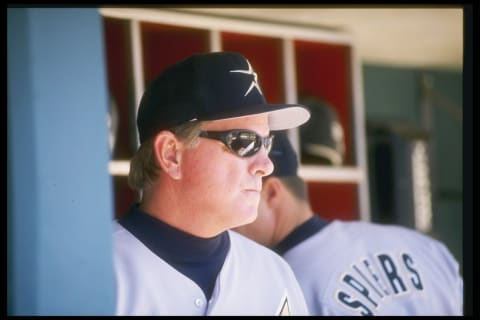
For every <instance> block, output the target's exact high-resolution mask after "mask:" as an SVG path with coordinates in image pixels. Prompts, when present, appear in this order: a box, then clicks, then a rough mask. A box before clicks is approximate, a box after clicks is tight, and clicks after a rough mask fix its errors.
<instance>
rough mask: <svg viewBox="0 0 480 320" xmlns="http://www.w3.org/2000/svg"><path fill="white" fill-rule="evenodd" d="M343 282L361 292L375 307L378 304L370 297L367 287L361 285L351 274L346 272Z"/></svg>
mask: <svg viewBox="0 0 480 320" xmlns="http://www.w3.org/2000/svg"><path fill="white" fill-rule="evenodd" d="M343 282H345V283H347V284H348V285H349V286H351V287H352V288H354V289H355V290H357V291H358V292H359V293H360V294H362V295H363V296H364V297H365V298H367V299H368V301H370V302H371V303H372V304H373V305H374V306H375V307H377V306H378V304H377V303H376V302H375V301H374V300H373V299H372V298H371V297H370V295H369V294H370V293H369V291H368V289H367V288H365V286H364V285H362V284H361V283H360V282H359V281H358V280H357V279H355V278H354V277H352V276H351V275H349V274H347V275H345V276H344V277H343Z"/></svg>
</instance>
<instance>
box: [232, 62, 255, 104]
mask: <svg viewBox="0 0 480 320" xmlns="http://www.w3.org/2000/svg"><path fill="white" fill-rule="evenodd" d="M247 64H248V70H230V72H238V73H244V74H251V75H252V76H253V80H252V83H251V84H250V87H248V90H247V92H245V94H244V95H243V96H244V97H246V96H247V94H249V93H250V91H252V89H253V88H257V90H258V92H260V93H261V94H263V93H262V90H261V89H260V85H259V84H258V79H257V73H256V72H253V69H252V66H251V65H250V62H249V61H248V60H247Z"/></svg>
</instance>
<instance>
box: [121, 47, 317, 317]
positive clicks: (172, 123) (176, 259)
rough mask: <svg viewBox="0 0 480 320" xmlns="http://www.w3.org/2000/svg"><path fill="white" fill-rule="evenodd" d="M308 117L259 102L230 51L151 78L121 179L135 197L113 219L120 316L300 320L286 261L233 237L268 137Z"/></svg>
mask: <svg viewBox="0 0 480 320" xmlns="http://www.w3.org/2000/svg"><path fill="white" fill-rule="evenodd" d="M309 116H310V114H309V112H308V109H306V108H304V107H303V106H301V105H269V104H267V103H266V101H265V98H264V96H263V94H262V91H261V88H260V85H259V82H258V78H257V74H256V73H255V71H254V70H253V67H252V66H251V65H250V63H249V61H248V60H247V59H246V58H245V57H243V56H242V55H240V54H237V53H233V52H216V53H208V54H196V55H193V56H191V57H189V58H187V59H185V60H182V61H180V62H178V63H176V64H174V65H173V66H170V67H169V68H167V69H166V70H165V71H164V72H162V73H161V74H160V75H159V76H158V77H157V78H156V79H154V80H153V81H152V83H151V85H150V86H149V88H148V89H147V90H146V91H145V93H144V94H143V97H142V99H141V102H140V107H139V110H138V116H137V126H138V131H139V136H140V143H141V146H140V148H139V150H138V151H137V153H136V154H135V155H134V157H133V159H132V161H131V165H130V173H129V184H130V185H131V186H132V187H133V188H134V189H136V190H138V191H139V192H141V194H142V196H141V201H140V202H139V203H137V204H135V205H134V206H133V207H132V208H131V209H130V210H129V212H128V213H127V214H126V215H125V216H124V217H123V218H122V219H120V220H119V221H118V222H115V223H114V228H115V230H114V262H115V275H116V284H117V310H116V313H117V314H118V315H281V314H282V315H283V314H294V315H295V314H297V315H305V314H307V308H306V305H305V301H304V298H303V295H302V291H301V289H300V287H299V285H298V282H296V279H295V276H294V274H293V272H292V270H291V269H290V267H289V266H288V264H287V263H286V262H285V261H283V260H282V259H281V258H280V257H279V256H278V255H276V254H275V253H273V252H272V251H270V250H268V249H266V248H264V247H263V246H260V245H258V244H257V243H255V242H254V241H251V240H250V239H247V238H245V237H243V236H241V235H239V234H238V233H235V232H232V231H229V229H230V228H233V227H237V226H240V225H243V224H246V223H249V222H252V221H253V220H255V218H256V216H257V208H258V203H259V200H260V191H261V188H262V177H263V176H266V175H268V174H270V173H271V172H272V170H273V165H272V163H271V161H270V159H269V157H268V152H269V150H270V147H271V143H272V136H271V135H270V130H279V129H285V128H292V127H295V126H298V125H300V124H302V123H304V122H305V121H307V120H308V118H309Z"/></svg>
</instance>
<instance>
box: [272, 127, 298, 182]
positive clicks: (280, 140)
mask: <svg viewBox="0 0 480 320" xmlns="http://www.w3.org/2000/svg"><path fill="white" fill-rule="evenodd" d="M269 157H270V160H272V162H273V165H274V169H273V172H272V174H271V175H272V176H276V177H288V176H296V175H297V169H298V159H297V154H296V152H295V150H294V149H293V146H292V144H291V143H290V140H289V139H288V135H287V131H286V130H284V131H277V132H275V136H274V138H273V144H272V150H271V151H270V153H269Z"/></svg>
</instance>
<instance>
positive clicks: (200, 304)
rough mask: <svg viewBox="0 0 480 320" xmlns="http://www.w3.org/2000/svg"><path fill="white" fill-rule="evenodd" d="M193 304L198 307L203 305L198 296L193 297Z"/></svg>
mask: <svg viewBox="0 0 480 320" xmlns="http://www.w3.org/2000/svg"><path fill="white" fill-rule="evenodd" d="M195 305H196V306H197V307H199V308H200V307H201V306H203V300H202V299H200V298H197V299H195Z"/></svg>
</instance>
